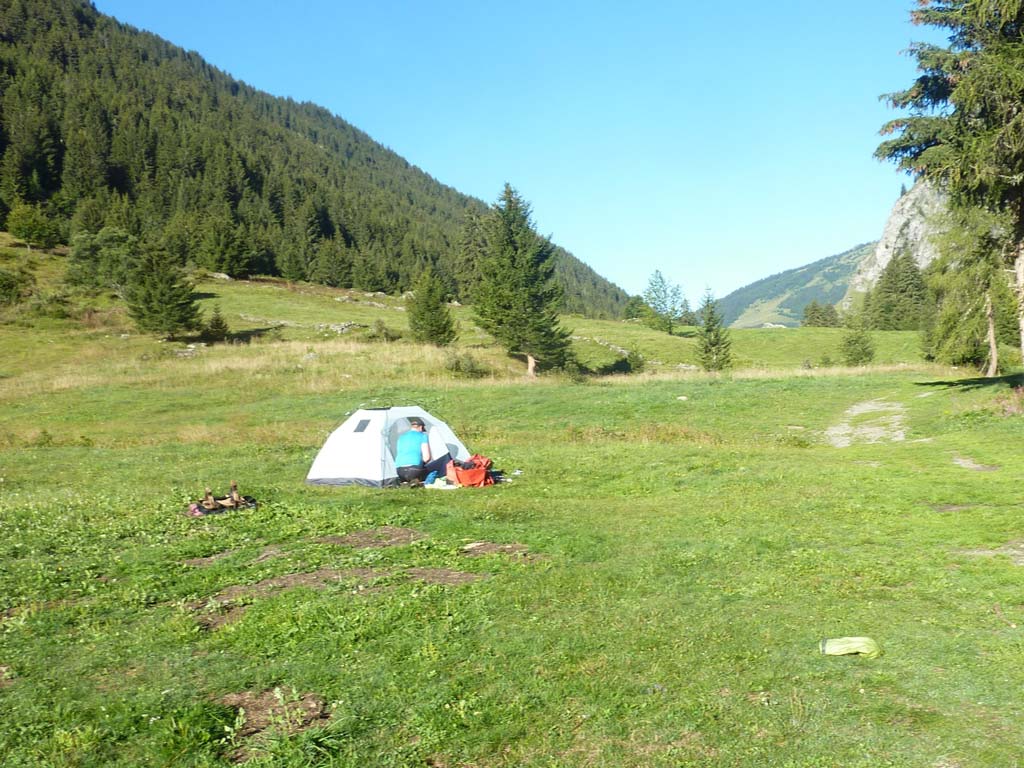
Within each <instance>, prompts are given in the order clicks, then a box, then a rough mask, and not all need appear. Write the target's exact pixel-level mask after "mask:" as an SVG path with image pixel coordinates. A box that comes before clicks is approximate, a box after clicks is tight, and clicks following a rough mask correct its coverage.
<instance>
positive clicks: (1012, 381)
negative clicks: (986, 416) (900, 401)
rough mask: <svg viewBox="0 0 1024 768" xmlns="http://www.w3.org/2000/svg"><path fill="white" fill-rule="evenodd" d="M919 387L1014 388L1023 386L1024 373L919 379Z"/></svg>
mask: <svg viewBox="0 0 1024 768" xmlns="http://www.w3.org/2000/svg"><path fill="white" fill-rule="evenodd" d="M917 386H919V387H943V388H945V389H964V390H968V389H982V388H984V387H994V388H996V389H1002V388H1006V389H1016V388H1017V387H1024V373H1014V374H1011V375H1009V376H994V377H992V378H990V379H987V378H984V377H981V376H977V377H974V378H971V379H957V380H955V381H919V382H917Z"/></svg>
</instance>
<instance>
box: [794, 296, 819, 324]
mask: <svg viewBox="0 0 1024 768" xmlns="http://www.w3.org/2000/svg"><path fill="white" fill-rule="evenodd" d="M800 325H803V326H805V327H808V328H815V327H821V325H823V323H822V311H821V305H820V304H819V303H818V300H817V299H814V300H813V301H811V303H810V304H808V305H807V306H806V307H804V314H803V319H802V320H801V321H800Z"/></svg>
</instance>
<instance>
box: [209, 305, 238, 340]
mask: <svg viewBox="0 0 1024 768" xmlns="http://www.w3.org/2000/svg"><path fill="white" fill-rule="evenodd" d="M230 335H231V328H230V327H229V326H228V321H227V320H225V319H224V315H222V314H221V313H220V304H215V305H214V307H213V314H211V315H210V321H209V322H208V323H207V324H206V327H205V328H204V329H203V338H205V339H207V340H208V341H211V342H218V341H224V340H225V339H226V338H227V337H228V336H230Z"/></svg>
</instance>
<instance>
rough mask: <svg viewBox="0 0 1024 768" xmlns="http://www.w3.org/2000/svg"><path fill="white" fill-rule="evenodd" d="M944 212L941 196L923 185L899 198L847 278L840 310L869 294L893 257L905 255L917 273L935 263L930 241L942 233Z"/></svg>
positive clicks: (933, 188) (932, 241)
mask: <svg viewBox="0 0 1024 768" xmlns="http://www.w3.org/2000/svg"><path fill="white" fill-rule="evenodd" d="M945 208H946V198H945V195H943V194H942V193H941V192H939V191H938V190H937V189H936V188H935V187H933V186H932V185H931V184H926V183H924V182H918V183H917V184H915V185H914V186H913V188H912V189H911V190H910V191H909V192H907V193H906V194H904V195H902V196H900V199H899V200H897V201H896V204H895V205H894V206H893V207H892V211H891V212H890V214H889V219H888V221H886V223H885V229H884V230H883V231H882V239H881V240H879V241H878V243H877V244H876V245H875V249H874V251H872V253H871V254H870V255H869V256H868V257H866V258H865V259H864V260H863V261H861V263H860V265H859V266H858V267H857V271H856V272H855V273H854V275H853V277H852V278H850V286H849V288H848V290H847V292H846V295H845V296H844V297H843V300H842V302H840V308H841V309H848V308H849V307H850V306H851V305H853V304H854V303H855V302H856V297H857V295H858V294H864V293H865V292H866V291H867V290H869V289H870V288H871V287H872V286H873V285H874V284H875V283H876V282H877V281H878V277H879V275H881V274H882V270H883V269H885V267H886V265H887V264H888V263H889V262H890V261H891V260H892V257H893V256H895V255H896V254H897V253H901V252H903V251H909V252H910V253H911V255H913V257H914V260H915V261H916V262H917V265H918V266H919V267H921V269H924V268H925V267H926V266H928V265H929V264H931V263H932V262H933V261H935V259H936V258H937V257H938V255H939V253H938V249H937V247H936V245H935V242H934V240H935V236H936V235H937V234H939V233H940V232H941V231H942V212H943V211H944V210H945Z"/></svg>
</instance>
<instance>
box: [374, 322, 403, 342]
mask: <svg viewBox="0 0 1024 768" xmlns="http://www.w3.org/2000/svg"><path fill="white" fill-rule="evenodd" d="M365 338H366V340H367V341H383V342H390V341H398V340H399V339H400V338H402V334H401V333H399V332H398V331H396V330H393V329H391V328H388V327H387V326H386V325H385V324H384V321H383V320H375V321H374V323H373V325H372V326H371V327H370V330H369V331H367V332H366V337H365Z"/></svg>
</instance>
